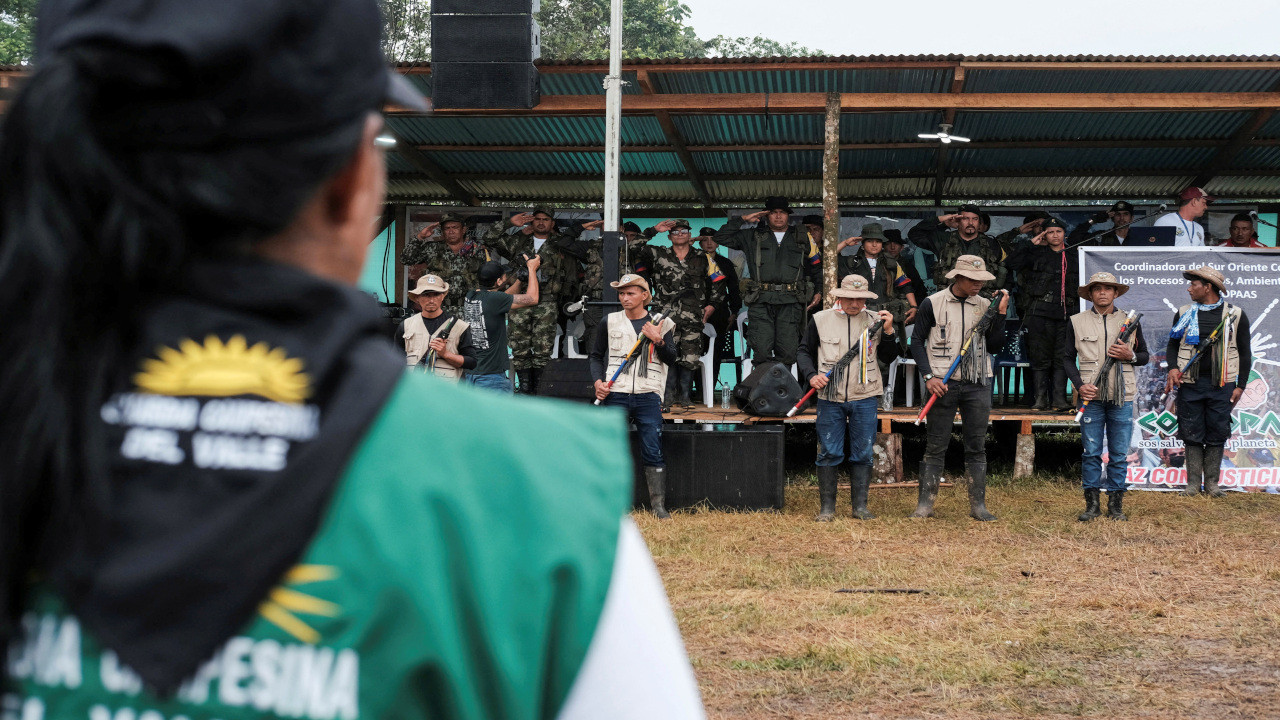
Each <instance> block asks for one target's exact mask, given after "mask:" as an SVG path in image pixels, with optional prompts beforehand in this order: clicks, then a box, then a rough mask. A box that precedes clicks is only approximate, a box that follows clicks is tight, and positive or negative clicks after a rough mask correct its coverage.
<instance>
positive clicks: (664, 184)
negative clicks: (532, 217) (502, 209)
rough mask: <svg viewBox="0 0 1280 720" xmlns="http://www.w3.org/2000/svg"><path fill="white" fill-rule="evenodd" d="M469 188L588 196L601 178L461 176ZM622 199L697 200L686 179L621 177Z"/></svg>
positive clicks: (597, 193)
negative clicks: (533, 179)
mask: <svg viewBox="0 0 1280 720" xmlns="http://www.w3.org/2000/svg"><path fill="white" fill-rule="evenodd" d="M460 184H461V185H462V186H463V187H464V188H466V189H467V190H468V191H469V192H471V193H473V194H475V195H477V196H478V197H483V198H486V199H492V200H525V201H536V200H559V201H567V200H590V199H592V198H599V197H601V196H602V195H603V194H604V180H603V178H602V179H601V180H546V181H542V180H540V181H538V182H537V183H528V182H522V181H519V180H500V179H494V180H464V181H461V183H460ZM618 190H619V193H620V194H621V195H622V199H623V200H624V201H628V200H649V201H665V202H696V201H697V199H698V196H697V194H696V193H695V192H694V191H693V188H692V187H691V186H690V185H689V183H688V182H687V181H685V180H624V181H622V182H621V183H619V185H618Z"/></svg>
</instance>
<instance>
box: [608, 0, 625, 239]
mask: <svg viewBox="0 0 1280 720" xmlns="http://www.w3.org/2000/svg"><path fill="white" fill-rule="evenodd" d="M604 107H605V111H604V112H605V114H604V118H605V120H604V230H605V232H614V231H616V230H618V227H619V226H620V225H621V222H620V217H619V216H620V214H621V208H620V207H619V202H620V201H619V197H618V176H619V172H620V168H621V162H622V0H610V8H609V74H608V75H607V76H605V79H604Z"/></svg>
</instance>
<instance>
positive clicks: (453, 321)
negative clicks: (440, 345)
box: [426, 315, 458, 372]
mask: <svg viewBox="0 0 1280 720" xmlns="http://www.w3.org/2000/svg"><path fill="white" fill-rule="evenodd" d="M457 324H458V316H457V315H454V316H453V317H451V318H449V322H448V324H446V325H445V326H444V330H442V331H441V332H440V334H439V335H437V336H436V337H439V338H444V340H445V342H448V341H449V333H451V332H453V326H454V325H457ZM439 356H440V353H438V352H436V351H435V350H428V351H427V357H426V362H427V372H431V371H432V369H434V368H435V366H436V358H438V357H439Z"/></svg>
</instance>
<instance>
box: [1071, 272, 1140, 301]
mask: <svg viewBox="0 0 1280 720" xmlns="http://www.w3.org/2000/svg"><path fill="white" fill-rule="evenodd" d="M1094 285H1110V286H1111V287H1113V288H1115V289H1116V297H1120V296H1121V295H1123V294H1125V293H1127V292H1129V286H1128V285H1125V284H1124V283H1122V282H1120V281H1119V280H1117V279H1116V276H1115V275H1112V274H1111V273H1109V272H1096V273H1094V274H1092V275H1090V276H1089V283H1088V284H1087V285H1085V286H1084V287H1082V288H1080V297H1082V298H1084V299H1085V300H1089V301H1092V300H1093V286H1094Z"/></svg>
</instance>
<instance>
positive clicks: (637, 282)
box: [609, 273, 649, 292]
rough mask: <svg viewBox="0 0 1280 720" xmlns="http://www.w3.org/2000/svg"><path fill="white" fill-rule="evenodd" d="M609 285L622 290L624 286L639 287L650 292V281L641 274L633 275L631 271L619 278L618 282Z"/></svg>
mask: <svg viewBox="0 0 1280 720" xmlns="http://www.w3.org/2000/svg"><path fill="white" fill-rule="evenodd" d="M609 287H611V288H617V289H618V290H621V289H622V288H624V287H638V288H643V289H644V291H645V292H649V282H648V281H647V280H645V279H644V278H642V277H640V276H639V275H633V274H631V273H627V274H626V275H623V276H622V277H620V278H618V279H617V281H616V282H611V283H609Z"/></svg>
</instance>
